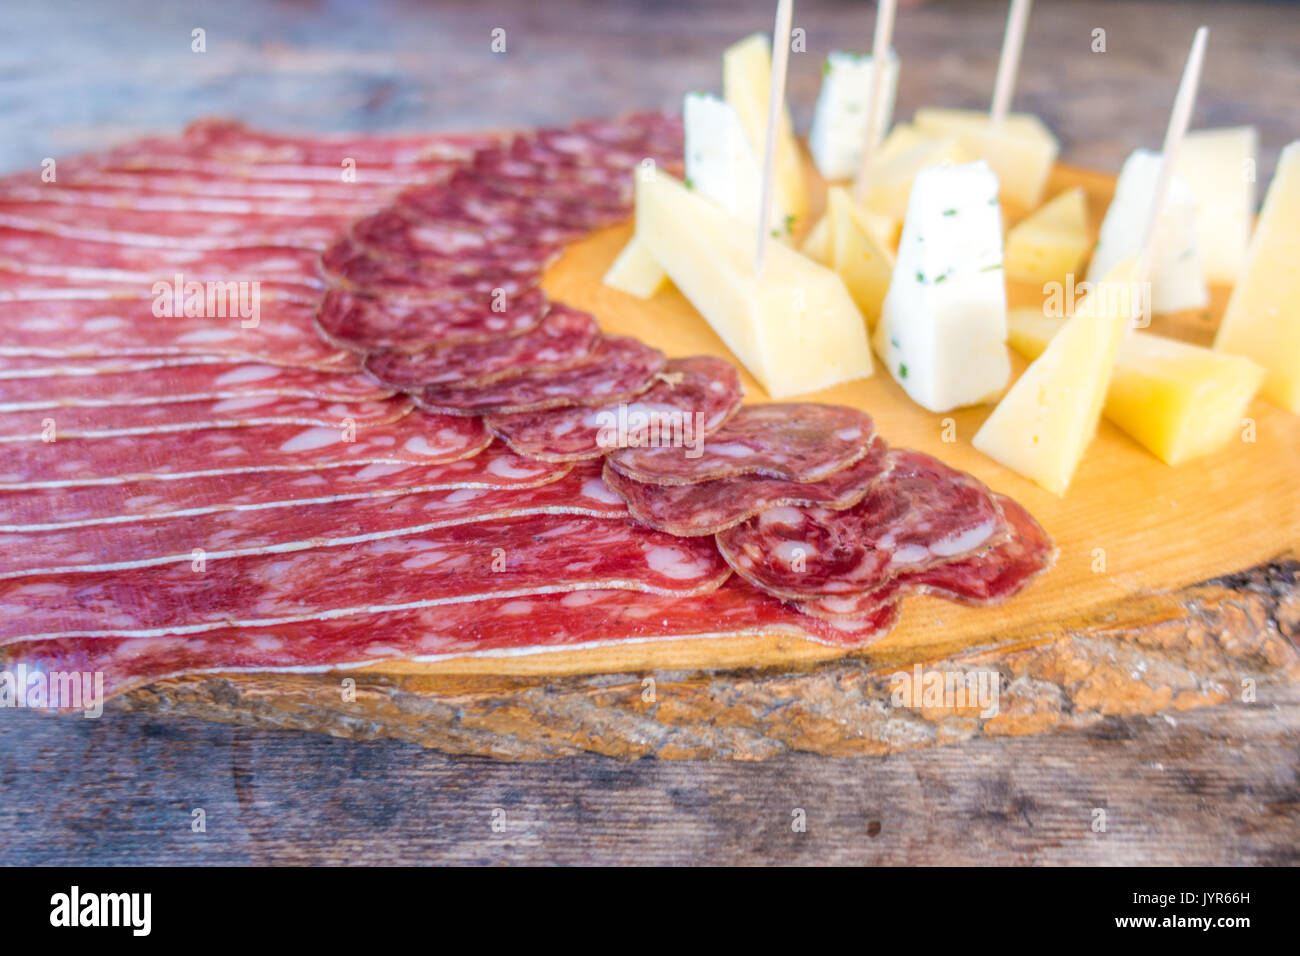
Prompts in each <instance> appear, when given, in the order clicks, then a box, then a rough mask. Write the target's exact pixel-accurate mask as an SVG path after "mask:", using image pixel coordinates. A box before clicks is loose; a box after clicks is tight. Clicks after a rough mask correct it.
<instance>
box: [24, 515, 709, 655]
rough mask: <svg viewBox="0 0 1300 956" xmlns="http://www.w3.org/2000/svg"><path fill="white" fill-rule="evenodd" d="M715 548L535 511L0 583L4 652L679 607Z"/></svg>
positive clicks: (622, 523)
mask: <svg viewBox="0 0 1300 956" xmlns="http://www.w3.org/2000/svg"><path fill="white" fill-rule="evenodd" d="M730 573H731V572H730V569H729V568H728V567H727V565H726V564H725V563H724V562H723V560H722V559H721V558H720V557H718V552H717V549H716V548H714V547H713V546H712V544H711V543H710V542H708V541H706V540H702V539H699V538H675V537H673V536H672V535H666V534H661V533H659V532H657V531H650V530H647V529H646V528H643V527H641V526H640V525H638V524H636V523H635V522H632V521H628V520H624V519H608V518H588V517H582V516H576V515H557V516H551V515H541V516H529V517H524V518H508V519H505V520H500V521H488V522H476V523H474V524H468V525H453V526H451V527H446V528H438V529H435V530H431V531H427V532H424V533H421V534H412V535H404V536H401V537H395V538H384V539H382V540H374V541H363V542H360V543H356V544H352V545H349V546H348V547H339V548H316V549H312V550H308V551H295V552H291V553H288V554H265V555H251V556H244V557H236V558H226V559H223V560H219V561H212V562H208V563H207V564H205V565H204V566H203V567H202V568H199V569H196V567H195V565H193V564H190V563H186V564H184V565H167V566H162V567H151V568H135V569H131V570H129V571H96V572H90V573H86V574H75V575H48V576H32V577H23V578H13V579H8V580H4V581H3V582H0V643H9V642H11V641H23V640H33V639H38V638H48V637H60V636H63V637H79V636H80V637H99V636H104V637H110V636H121V637H149V636H154V635H159V636H161V635H164V634H201V633H203V632H204V631H211V630H218V629H220V628H223V627H261V626H265V625H268V624H273V623H277V622H289V621H294V620H324V619H327V618H333V617H351V616H354V615H358V614H368V613H370V612H372V611H378V610H394V611H396V610H405V609H409V608H417V607H434V606H437V605H440V604H458V603H462V602H465V601H479V600H482V599H484V598H489V597H506V596H510V595H515V596H522V595H527V594H547V593H557V592H562V591H574V590H579V589H583V588H600V589H604V588H616V589H625V590H633V591H648V592H650V593H653V594H671V595H675V596H677V597H679V598H685V597H690V596H692V595H698V594H705V593H708V592H709V591H713V590H715V589H717V587H718V586H719V585H720V584H722V582H723V581H725V580H726V579H727V577H728V576H729V575H730Z"/></svg>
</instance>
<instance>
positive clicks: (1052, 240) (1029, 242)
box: [1002, 186, 1088, 283]
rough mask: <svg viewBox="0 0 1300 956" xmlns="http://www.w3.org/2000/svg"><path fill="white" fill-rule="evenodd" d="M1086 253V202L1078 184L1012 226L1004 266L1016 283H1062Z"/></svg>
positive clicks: (1075, 269) (1077, 266)
mask: <svg viewBox="0 0 1300 956" xmlns="http://www.w3.org/2000/svg"><path fill="white" fill-rule="evenodd" d="M1087 254H1088V213H1087V205H1086V203H1085V202H1084V195H1083V190H1082V189H1080V188H1079V187H1077V186H1076V187H1075V188H1074V189H1067V190H1066V191H1065V192H1063V193H1061V194H1060V195H1059V196H1057V197H1056V198H1055V199H1053V200H1052V201H1051V202H1049V203H1047V205H1045V206H1043V207H1042V208H1040V209H1039V210H1038V211H1037V212H1035V213H1034V214H1033V215H1031V216H1029V217H1028V218H1027V219H1022V220H1021V221H1020V222H1019V223H1017V224H1016V225H1014V226H1012V227H1011V230H1010V231H1009V232H1008V233H1007V254H1006V258H1005V259H1004V260H1003V265H1002V267H1003V269H1004V270H1005V271H1006V274H1007V278H1008V279H1014V280H1016V281H1017V282H1034V283H1045V282H1062V281H1064V280H1065V277H1066V275H1073V274H1074V273H1076V272H1077V271H1078V269H1079V266H1081V265H1082V264H1083V259H1084V257H1085V256H1086V255H1087Z"/></svg>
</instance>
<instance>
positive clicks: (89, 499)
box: [0, 442, 570, 532]
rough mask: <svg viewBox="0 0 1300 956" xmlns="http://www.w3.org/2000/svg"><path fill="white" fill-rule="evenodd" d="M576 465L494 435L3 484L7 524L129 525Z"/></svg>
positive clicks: (0, 522) (2, 513) (490, 484)
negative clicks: (467, 441) (421, 446)
mask: <svg viewBox="0 0 1300 956" xmlns="http://www.w3.org/2000/svg"><path fill="white" fill-rule="evenodd" d="M569 470H570V466H568V465H553V464H549V463H547V462H542V461H535V460H532V459H529V458H521V457H520V456H518V455H516V454H515V453H514V452H512V451H510V450H509V449H508V448H506V447H505V445H503V444H501V443H500V442H493V443H492V444H491V445H489V446H488V447H487V448H486V449H485V450H483V451H481V452H479V453H478V454H477V455H474V456H472V457H469V458H460V459H457V460H455V461H449V462H441V463H438V464H433V465H423V464H421V465H410V464H402V463H398V464H386V463H381V464H373V463H372V464H362V465H340V466H339V467H337V468H329V469H325V468H321V469H310V470H297V471H263V472H258V473H256V474H253V475H251V476H250V475H248V474H246V473H243V472H233V473H218V474H203V475H189V476H185V477H179V478H176V477H171V478H170V480H162V481H159V480H151V479H141V480H136V481H129V480H123V481H117V482H113V483H111V484H95V485H88V486H82V487H70V488H31V489H25V490H22V491H0V531H5V532H33V531H43V530H49V529H55V528H63V529H66V528H72V527H85V526H89V525H104V524H126V523H129V522H133V521H149V520H153V519H157V518H177V517H183V516H187V515H190V516H192V515H204V514H211V513H213V512H220V511H260V510H262V509H266V508H286V509H289V510H291V511H296V510H298V509H309V508H311V507H313V506H315V505H321V504H328V503H330V502H335V501H356V500H360V499H363V498H394V497H398V496H401V495H408V494H420V493H423V492H437V491H452V490H456V489H464V488H470V489H475V488H477V489H487V490H496V489H506V490H520V489H528V488H537V487H540V486H542V485H546V484H550V483H551V482H553V481H558V480H559V479H561V478H563V477H564V476H565V475H566V474H568V473H569Z"/></svg>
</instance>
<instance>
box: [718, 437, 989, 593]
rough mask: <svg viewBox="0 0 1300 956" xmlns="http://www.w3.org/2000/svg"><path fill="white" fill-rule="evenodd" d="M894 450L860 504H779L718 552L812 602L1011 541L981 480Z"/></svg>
mask: <svg viewBox="0 0 1300 956" xmlns="http://www.w3.org/2000/svg"><path fill="white" fill-rule="evenodd" d="M888 457H889V460H890V462H889V470H888V472H887V474H886V475H884V476H883V477H882V478H881V479H880V480H879V481H877V482H876V483H875V485H874V486H873V487H872V489H871V490H870V492H868V494H867V495H866V497H864V498H863V499H862V500H861V501H860V502H858V503H857V504H856V505H854V506H853V507H851V508H847V509H845V510H842V511H833V510H831V509H829V508H824V507H812V508H789V507H787V508H772V509H770V510H768V511H764V512H762V513H761V514H759V515H758V516H757V517H756V518H753V519H751V520H749V521H747V522H745V523H744V524H741V525H737V526H735V527H733V528H729V529H727V530H726V531H723V532H721V533H719V534H718V535H717V537H716V540H717V542H718V550H719V551H720V552H721V553H722V556H723V557H724V558H725V559H726V561H727V563H728V564H730V565H731V566H732V568H734V569H735V571H736V573H737V574H739V575H740V576H741V577H743V578H745V580H747V581H749V582H750V583H751V584H753V585H754V586H755V587H758V588H760V589H761V590H763V591H766V592H767V593H769V594H772V595H775V596H777V597H781V598H786V599H788V600H793V601H806V600H810V599H815V598H822V597H846V596H848V597H851V596H854V595H859V594H863V593H864V592H867V591H873V590H875V589H877V588H879V587H881V586H883V585H885V584H887V583H888V582H889V580H890V579H891V578H893V577H894V576H896V575H898V574H900V573H902V572H905V571H908V572H915V571H920V570H923V569H925V568H928V567H930V566H932V565H934V564H938V563H941V562H944V561H948V560H951V559H953V558H958V557H963V556H965V555H969V554H973V553H976V552H978V551H980V550H981V549H983V548H986V547H988V546H989V545H991V544H995V543H998V542H1000V541H1003V540H1005V539H1006V536H1007V534H1008V529H1007V524H1006V520H1005V519H1004V518H1003V516H1002V511H1001V509H1000V508H999V507H998V504H997V502H996V501H995V500H994V498H993V495H992V493H991V492H990V491H989V490H988V489H987V488H985V487H984V485H983V484H981V483H980V482H979V481H978V480H976V479H975V478H974V477H972V476H971V475H967V474H965V473H963V472H959V471H956V470H954V469H952V468H949V467H948V466H947V465H945V464H943V463H942V462H940V461H939V460H938V459H935V458H932V457H930V456H929V455H925V454H922V453H921V452H916V451H910V450H907V449H893V450H891V451H890V452H889V456H888Z"/></svg>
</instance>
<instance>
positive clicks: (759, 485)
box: [489, 423, 889, 536]
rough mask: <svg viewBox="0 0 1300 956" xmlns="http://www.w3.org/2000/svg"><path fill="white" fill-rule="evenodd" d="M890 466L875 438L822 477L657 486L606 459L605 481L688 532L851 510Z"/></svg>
mask: <svg viewBox="0 0 1300 956" xmlns="http://www.w3.org/2000/svg"><path fill="white" fill-rule="evenodd" d="M489 424H490V423H489ZM888 465H889V456H888V447H887V446H886V444H885V442H884V440H883V439H882V438H880V437H879V436H877V437H875V438H873V439H872V440H871V443H870V448H869V450H868V452H867V454H866V455H864V456H863V457H862V458H860V459H858V460H857V461H855V462H854V463H853V464H851V465H848V466H846V467H844V468H841V469H840V470H839V471H837V472H835V473H834V474H831V475H828V476H826V477H825V478H823V479H821V480H820V481H790V480H788V479H784V478H768V477H766V476H764V475H739V476H736V477H734V478H715V479H712V480H710V481H699V482H696V483H695V484H691V485H660V484H654V483H651V482H640V481H636V480H634V479H632V478H628V477H627V476H626V475H624V474H623V473H622V472H620V471H617V470H616V469H614V468H612V467H610V466H609V464H608V463H606V466H605V483H606V484H608V485H609V486H610V488H612V489H613V490H614V491H616V492H617V493H618V494H619V495H621V496H622V497H623V499H624V500H625V501H626V502H627V506H628V510H629V511H630V512H631V514H632V516H633V517H634V518H636V519H637V520H638V521H640V522H641V523H642V524H644V525H647V526H649V527H651V528H655V529H657V530H659V531H667V532H668V533H669V534H676V535H684V536H690V535H703V534H716V533H718V532H719V531H725V530H726V529H728V528H731V527H734V526H736V525H738V524H740V523H741V522H744V521H748V520H749V519H750V518H753V517H754V516H755V515H758V514H760V513H762V512H764V511H767V510H769V509H771V508H781V507H810V506H813V505H817V506H820V507H823V508H827V509H831V510H836V511H839V510H843V509H845V508H850V507H852V506H853V505H855V504H857V503H858V502H859V501H861V500H862V499H863V498H864V497H865V496H866V495H867V493H868V492H869V491H870V490H871V488H872V486H873V485H874V484H875V482H876V481H877V480H879V479H880V477H881V476H882V475H883V474H884V473H885V471H886V469H887V468H888Z"/></svg>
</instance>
